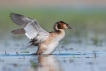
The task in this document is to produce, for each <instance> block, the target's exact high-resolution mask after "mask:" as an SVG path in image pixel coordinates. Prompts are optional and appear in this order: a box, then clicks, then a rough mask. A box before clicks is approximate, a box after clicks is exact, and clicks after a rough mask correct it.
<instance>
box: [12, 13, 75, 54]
mask: <svg viewBox="0 0 106 71" xmlns="http://www.w3.org/2000/svg"><path fill="white" fill-rule="evenodd" d="M10 17H11V20H12V21H13V22H14V23H15V24H17V25H19V26H21V27H22V28H20V29H16V30H13V31H11V32H12V33H13V34H25V35H26V36H27V37H28V38H29V39H30V40H31V41H30V43H31V45H33V46H38V50H37V52H36V53H35V54H37V55H40V54H52V52H53V51H54V50H55V49H56V47H57V45H58V44H59V42H60V41H61V40H62V39H63V38H64V37H65V31H64V29H65V28H68V29H72V30H74V28H72V27H70V26H69V25H68V24H67V23H65V22H63V21H59V22H56V23H55V24H54V27H53V29H54V31H52V32H47V31H45V30H43V29H42V28H41V27H40V25H39V24H38V22H37V21H36V20H35V19H32V18H28V17H25V16H23V15H20V14H15V13H11V14H10Z"/></svg>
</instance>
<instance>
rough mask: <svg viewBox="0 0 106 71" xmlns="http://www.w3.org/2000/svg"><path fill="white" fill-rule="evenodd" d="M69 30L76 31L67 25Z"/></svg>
mask: <svg viewBox="0 0 106 71" xmlns="http://www.w3.org/2000/svg"><path fill="white" fill-rule="evenodd" d="M67 27H68V29H71V30H75V29H74V28H72V27H70V26H69V25H67Z"/></svg>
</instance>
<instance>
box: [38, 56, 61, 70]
mask: <svg viewBox="0 0 106 71" xmlns="http://www.w3.org/2000/svg"><path fill="white" fill-rule="evenodd" d="M38 62H39V66H38V71H62V69H61V67H60V65H59V62H58V60H57V59H56V57H55V56H53V55H40V56H39V57H38Z"/></svg>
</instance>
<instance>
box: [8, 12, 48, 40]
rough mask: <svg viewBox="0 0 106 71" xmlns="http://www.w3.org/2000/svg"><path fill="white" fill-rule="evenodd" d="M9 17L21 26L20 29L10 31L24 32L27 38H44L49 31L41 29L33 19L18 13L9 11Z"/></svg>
mask: <svg viewBox="0 0 106 71" xmlns="http://www.w3.org/2000/svg"><path fill="white" fill-rule="evenodd" d="M10 17H11V19H12V21H13V22H14V23H15V24H17V25H19V26H21V27H22V28H23V29H22V28H21V29H17V30H13V31H12V33H15V34H22V33H23V34H25V35H26V36H27V37H28V38H29V39H34V38H35V39H36V40H38V41H42V40H45V39H46V38H47V37H48V36H49V33H48V32H46V31H45V30H43V29H42V28H41V27H40V25H39V24H38V22H37V21H36V20H34V19H31V18H28V17H25V16H23V15H20V14H15V13H11V14H10Z"/></svg>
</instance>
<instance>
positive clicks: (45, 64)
mask: <svg viewBox="0 0 106 71" xmlns="http://www.w3.org/2000/svg"><path fill="white" fill-rule="evenodd" d="M105 60H106V52H75V51H74V52H71V53H70V54H57V53H54V54H53V55H38V56H37V55H31V53H26V54H25V53H23V54H22V53H19V54H13V53H11V54H2V53H1V55H0V71H69V70H72V71H85V70H86V71H105V70H106V62H105Z"/></svg>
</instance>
